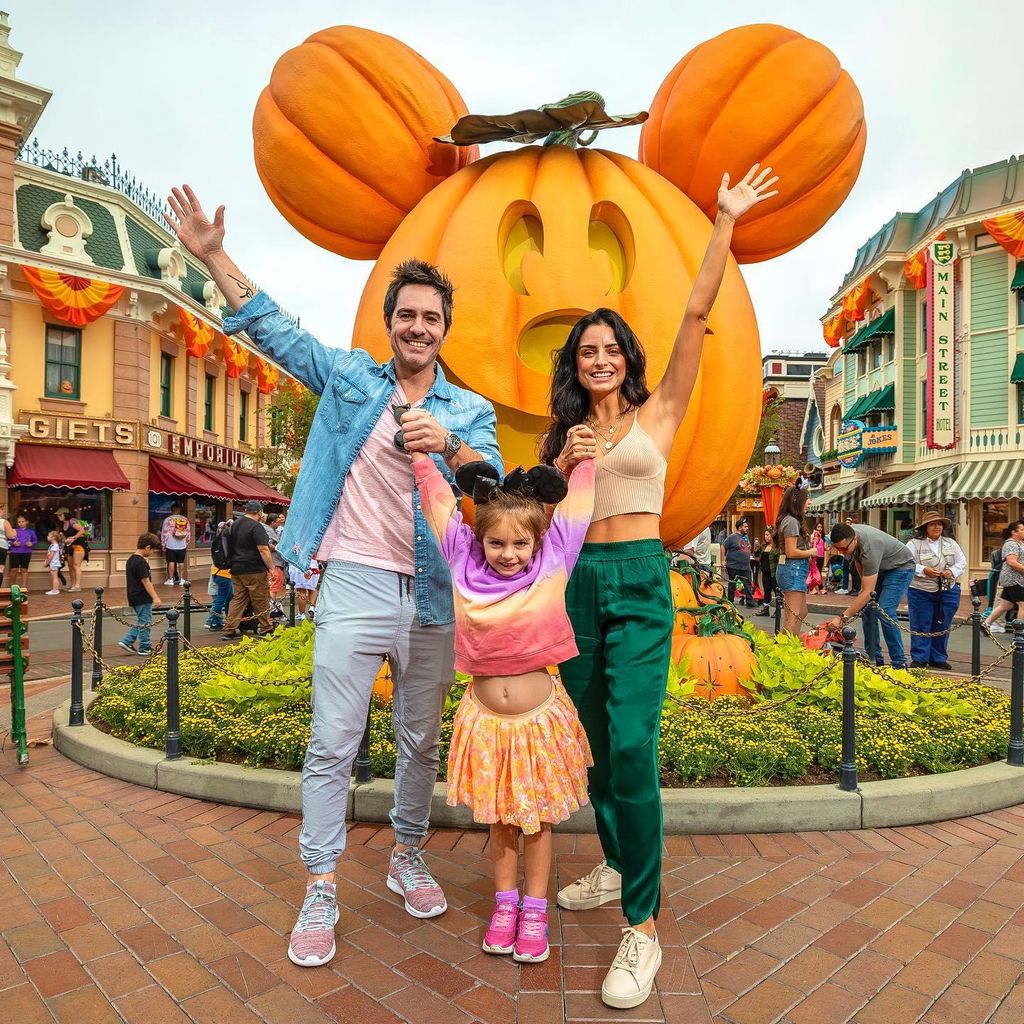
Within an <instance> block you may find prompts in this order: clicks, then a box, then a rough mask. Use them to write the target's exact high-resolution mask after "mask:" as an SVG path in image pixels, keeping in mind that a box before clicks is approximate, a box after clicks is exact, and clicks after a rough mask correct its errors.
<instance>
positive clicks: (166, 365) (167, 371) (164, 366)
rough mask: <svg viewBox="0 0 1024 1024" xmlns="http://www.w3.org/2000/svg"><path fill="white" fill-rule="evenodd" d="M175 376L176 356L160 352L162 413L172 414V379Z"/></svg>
mask: <svg viewBox="0 0 1024 1024" xmlns="http://www.w3.org/2000/svg"><path fill="white" fill-rule="evenodd" d="M173 377H174V356H171V355H168V354H167V353H166V352H161V353H160V415H161V416H167V417H168V418H169V417H170V415H171V380H172V379H173Z"/></svg>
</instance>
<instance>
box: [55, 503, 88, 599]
mask: <svg viewBox="0 0 1024 1024" xmlns="http://www.w3.org/2000/svg"><path fill="white" fill-rule="evenodd" d="M57 517H58V519H59V520H60V531H61V533H63V534H64V548H65V550H66V551H67V559H68V575H69V577H70V581H71V585H70V586H69V587H68V593H69V594H74V593H77V592H78V591H79V590H81V589H82V562H84V561H85V559H86V557H87V556H88V554H89V545H88V542H87V541H86V539H85V525H84V524H83V523H80V522H79V521H78V520H77V519H72V518H71V509H69V508H59V509H57Z"/></svg>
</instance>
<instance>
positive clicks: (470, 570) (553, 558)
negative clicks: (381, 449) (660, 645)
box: [413, 459, 595, 676]
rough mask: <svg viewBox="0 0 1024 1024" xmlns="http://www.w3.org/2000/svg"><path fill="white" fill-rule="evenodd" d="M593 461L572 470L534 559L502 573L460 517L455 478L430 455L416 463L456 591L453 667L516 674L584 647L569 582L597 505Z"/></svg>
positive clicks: (566, 657) (426, 505)
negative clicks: (574, 622)
mask: <svg viewBox="0 0 1024 1024" xmlns="http://www.w3.org/2000/svg"><path fill="white" fill-rule="evenodd" d="M594 468H595V466H594V460H593V459H587V460H586V461H585V462H581V463H580V464H579V465H578V466H577V467H576V468H575V469H574V470H573V472H572V475H571V476H570V477H569V493H568V494H567V495H566V496H565V498H564V499H563V500H562V501H561V502H560V503H559V504H558V505H556V506H555V511H554V514H553V515H552V517H551V525H550V527H549V528H548V531H547V533H546V534H545V535H544V539H543V541H542V542H541V544H540V547H539V548H538V549H537V550H536V551H535V552H534V554H533V558H532V559H531V560H530V564H529V565H528V566H527V567H526V568H525V569H524V570H523V571H522V572H520V573H517V574H516V575H515V576H502V575H500V574H499V573H496V572H495V571H494V570H493V569H492V568H491V567H490V566H489V565H488V564H487V559H486V558H485V557H484V550H483V548H482V547H481V545H480V542H479V541H478V540H477V539H476V537H475V536H474V535H473V531H472V530H471V529H470V527H469V526H467V525H466V524H465V523H464V522H463V521H462V515H461V513H460V512H459V510H458V508H457V506H456V501H455V495H454V494H453V492H452V488H451V485H450V484H448V482H447V481H446V480H445V479H444V477H443V476H441V474H440V472H438V469H437V467H436V466H435V465H434V462H433V460H432V459H421V460H419V461H418V462H414V463H413V472H414V473H415V475H416V484H417V486H418V487H419V492H420V498H421V501H422V505H423V514H424V515H425V516H426V519H427V523H428V524H429V525H430V529H431V530H432V531H433V534H434V537H435V538H436V540H437V543H438V546H439V547H440V549H441V553H442V554H443V555H444V557H445V559H446V560H447V562H448V565H449V566H450V567H451V573H452V589H453V591H454V597H455V667H456V669H458V670H459V671H460V672H468V673H470V674H472V675H477V676H511V675H522V674H524V673H526V672H534V671H536V670H538V669H542V668H544V667H545V666H547V665H556V664H558V663H559V662H562V661H568V660H569V658H574V657H576V655H577V654H578V653H579V652H578V650H577V649H576V638H575V636H574V635H573V631H572V626H571V625H570V623H569V616H568V615H567V614H566V611H565V588H566V585H567V584H568V582H569V574H570V573H571V572H572V570H573V566H574V565H575V564H576V559H577V558H578V557H579V553H580V548H581V547H583V539H584V537H585V536H586V533H587V527H588V526H589V525H590V515H591V513H592V512H593V510H594Z"/></svg>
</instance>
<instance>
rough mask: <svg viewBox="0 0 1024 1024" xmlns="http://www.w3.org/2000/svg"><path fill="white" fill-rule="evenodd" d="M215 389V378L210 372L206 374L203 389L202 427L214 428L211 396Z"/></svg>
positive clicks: (206, 428) (205, 428)
mask: <svg viewBox="0 0 1024 1024" xmlns="http://www.w3.org/2000/svg"><path fill="white" fill-rule="evenodd" d="M216 391H217V378H216V377H215V376H214V375H213V374H212V373H208V374H206V384H205V385H204V391H203V429H204V430H214V429H215V428H214V425H213V397H214V395H215V394H216Z"/></svg>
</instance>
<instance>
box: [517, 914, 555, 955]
mask: <svg viewBox="0 0 1024 1024" xmlns="http://www.w3.org/2000/svg"><path fill="white" fill-rule="evenodd" d="M550 955H551V947H550V946H549V945H548V915H547V914H546V913H545V912H544V911H543V910H523V911H521V912H520V914H519V930H518V931H517V932H516V948H515V952H514V953H513V954H512V959H513V960H518V961H519V963H521V964H529V963H533V964H539V963H541V962H542V961H544V960H547V958H548V957H549V956H550Z"/></svg>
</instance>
